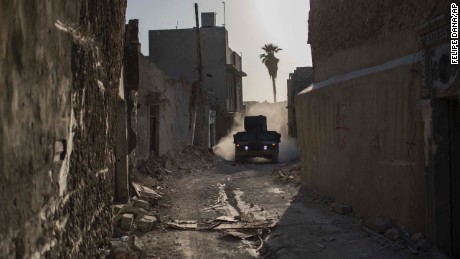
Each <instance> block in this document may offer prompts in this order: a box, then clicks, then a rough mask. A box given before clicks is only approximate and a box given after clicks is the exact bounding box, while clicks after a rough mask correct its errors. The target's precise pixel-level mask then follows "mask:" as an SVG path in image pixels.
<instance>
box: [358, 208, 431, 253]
mask: <svg viewBox="0 0 460 259" xmlns="http://www.w3.org/2000/svg"><path fill="white" fill-rule="evenodd" d="M360 228H361V229H363V230H364V231H366V232H368V233H369V234H372V235H374V236H375V237H376V238H378V239H380V241H381V242H380V246H381V247H384V246H390V247H392V248H393V250H403V249H408V250H409V251H410V252H411V253H412V254H418V253H420V252H421V253H426V252H429V251H430V249H431V242H430V241H429V240H428V239H426V238H425V237H424V235H423V234H422V233H411V232H410V231H409V230H407V229H405V228H400V227H398V226H397V225H396V224H395V222H394V221H393V220H391V219H383V218H380V217H376V218H370V219H367V220H364V221H362V222H361V224H360Z"/></svg>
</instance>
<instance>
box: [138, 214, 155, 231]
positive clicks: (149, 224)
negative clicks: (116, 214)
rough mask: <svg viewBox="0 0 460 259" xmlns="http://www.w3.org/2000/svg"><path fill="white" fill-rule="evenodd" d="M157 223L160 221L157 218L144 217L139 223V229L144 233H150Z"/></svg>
mask: <svg viewBox="0 0 460 259" xmlns="http://www.w3.org/2000/svg"><path fill="white" fill-rule="evenodd" d="M157 222H158V220H157V218H156V217H155V216H150V215H144V217H142V218H141V219H140V220H139V221H138V222H137V229H139V230H141V231H144V232H147V231H150V230H151V229H152V228H153V227H154V226H155V225H156V224H157Z"/></svg>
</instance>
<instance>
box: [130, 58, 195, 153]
mask: <svg viewBox="0 0 460 259" xmlns="http://www.w3.org/2000/svg"><path fill="white" fill-rule="evenodd" d="M191 91H192V86H191V85H190V83H189V82H188V81H187V80H186V79H185V78H184V77H181V78H179V79H171V78H169V77H167V76H166V75H165V74H164V73H163V72H162V71H161V70H160V69H158V68H157V67H156V66H155V64H151V63H149V60H148V59H147V58H146V57H144V56H142V54H140V57H139V98H138V105H137V106H138V108H137V146H136V156H137V159H138V160H145V159H148V158H149V153H150V151H149V147H150V105H158V107H159V118H158V123H159V128H158V129H159V137H158V140H159V148H158V151H159V155H162V154H165V153H166V152H168V151H174V150H182V149H183V148H185V147H186V146H187V145H188V144H189V142H190V134H191V130H190V128H189V123H190V120H189V119H190V106H189V105H190V96H191Z"/></svg>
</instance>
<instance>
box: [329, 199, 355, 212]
mask: <svg viewBox="0 0 460 259" xmlns="http://www.w3.org/2000/svg"><path fill="white" fill-rule="evenodd" d="M331 208H332V210H333V211H335V212H337V213H339V214H342V215H350V214H351V213H352V212H353V209H352V207H351V206H350V205H346V204H343V203H340V202H334V203H332V207H331Z"/></svg>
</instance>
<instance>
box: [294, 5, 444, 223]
mask: <svg viewBox="0 0 460 259" xmlns="http://www.w3.org/2000/svg"><path fill="white" fill-rule="evenodd" d="M448 8H449V2H448V1H363V0H354V1H331V0H326V1H323V0H321V1H319V0H312V1H311V9H310V16H309V42H310V43H311V47H312V57H313V67H314V80H315V81H314V84H313V87H312V88H311V89H308V90H306V91H303V92H302V93H301V94H299V95H297V96H296V102H295V105H296V111H298V112H297V114H296V116H297V125H298V129H297V131H298V135H299V136H298V137H299V138H298V140H299V146H300V153H301V162H302V175H303V178H304V182H305V184H306V185H307V186H308V187H309V188H311V189H313V190H315V191H318V192H320V193H322V194H325V195H328V196H330V197H332V198H334V199H337V200H339V201H341V202H345V203H348V204H350V205H352V206H353V209H354V210H355V212H356V213H357V214H358V215H361V216H365V217H376V216H381V217H388V218H392V219H394V220H396V222H397V224H399V225H401V226H405V227H407V228H409V229H411V230H413V231H419V232H426V230H427V224H426V222H427V216H426V211H427V206H426V204H427V197H426V196H427V194H426V193H427V189H426V186H427V181H426V159H425V154H424V153H425V149H427V148H428V146H427V145H426V144H425V143H424V134H425V133H424V122H423V120H422V115H421V113H420V111H419V110H418V109H417V102H418V101H419V100H420V99H421V98H423V96H422V89H421V85H422V73H423V72H424V71H423V68H422V62H421V54H420V51H421V50H423V46H422V44H421V41H420V36H419V34H418V32H417V30H416V27H417V26H420V25H422V24H423V23H425V22H426V21H427V20H428V19H431V18H432V16H435V15H436V14H439V13H440V12H443V11H447V10H448Z"/></svg>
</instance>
